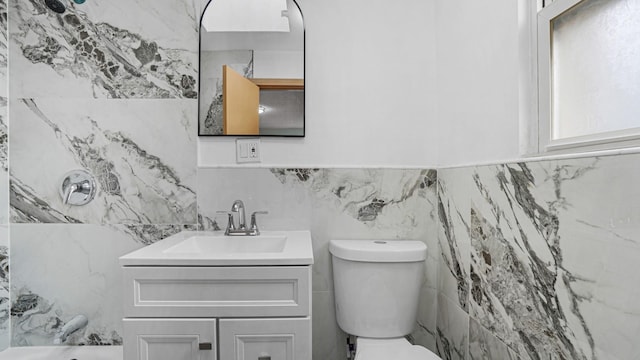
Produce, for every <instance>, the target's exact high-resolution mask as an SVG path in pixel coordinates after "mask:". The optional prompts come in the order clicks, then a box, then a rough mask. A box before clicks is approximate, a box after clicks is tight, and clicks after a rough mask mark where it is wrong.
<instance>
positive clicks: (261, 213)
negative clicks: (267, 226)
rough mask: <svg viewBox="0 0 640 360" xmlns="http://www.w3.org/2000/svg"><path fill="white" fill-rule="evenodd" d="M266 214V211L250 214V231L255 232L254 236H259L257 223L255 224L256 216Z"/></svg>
mask: <svg viewBox="0 0 640 360" xmlns="http://www.w3.org/2000/svg"><path fill="white" fill-rule="evenodd" d="M268 213H269V212H268V211H254V212H252V213H251V230H255V232H256V235H260V231H259V230H258V223H257V222H256V215H267V214H268Z"/></svg>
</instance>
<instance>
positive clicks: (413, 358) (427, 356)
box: [355, 337, 441, 360]
mask: <svg viewBox="0 0 640 360" xmlns="http://www.w3.org/2000/svg"><path fill="white" fill-rule="evenodd" d="M391 359H393V360H396V359H397V360H441V359H440V357H438V355H436V354H434V353H432V352H431V351H429V350H428V349H426V348H424V347H422V346H418V345H411V344H410V343H409V342H408V341H407V339H405V338H394V339H368V338H362V337H360V338H358V339H357V341H356V358H355V360H391Z"/></svg>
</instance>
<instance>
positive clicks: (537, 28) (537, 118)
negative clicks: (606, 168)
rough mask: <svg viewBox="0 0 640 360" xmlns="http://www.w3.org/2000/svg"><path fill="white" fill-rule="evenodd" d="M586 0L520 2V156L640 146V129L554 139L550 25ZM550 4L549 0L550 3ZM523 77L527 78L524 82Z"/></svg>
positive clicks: (522, 0) (523, 0) (524, 0)
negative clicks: (543, 3)
mask: <svg viewBox="0 0 640 360" xmlns="http://www.w3.org/2000/svg"><path fill="white" fill-rule="evenodd" d="M582 1H584V0H555V1H553V2H551V3H550V4H547V5H546V6H545V7H544V8H543V6H542V0H536V1H527V0H521V1H520V14H519V16H520V23H521V24H523V23H525V24H526V23H529V25H530V26H521V28H520V29H521V32H520V41H521V47H520V52H521V55H520V64H521V79H520V80H521V84H523V85H521V86H520V107H521V112H520V115H521V122H520V123H521V125H522V126H523V127H522V128H523V129H524V131H522V132H521V137H520V138H521V144H522V145H521V153H522V154H523V155H525V156H527V155H530V156H531V155H534V156H535V155H543V154H555V153H559V154H562V153H578V152H586V151H597V150H610V149H621V148H628V147H639V146H640V128H632V129H625V130H619V131H609V132H601V133H597V134H592V135H586V136H576V137H570V138H564V139H559V140H552V139H551V120H552V109H553V105H552V104H553V93H552V85H553V84H552V68H551V55H552V54H551V45H552V44H551V22H552V21H553V19H555V18H556V17H558V16H560V15H561V14H563V13H564V12H566V11H568V10H569V9H571V8H572V7H574V6H576V5H577V4H579V3H581V2H582ZM547 3H549V0H547ZM527 47H528V48H529V49H528V51H527V49H526V48H527ZM523 76H524V78H522V77H523Z"/></svg>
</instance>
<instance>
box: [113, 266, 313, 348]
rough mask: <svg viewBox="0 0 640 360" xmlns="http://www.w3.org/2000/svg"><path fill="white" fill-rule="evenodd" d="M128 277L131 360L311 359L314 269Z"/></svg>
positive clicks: (173, 270)
mask: <svg viewBox="0 0 640 360" xmlns="http://www.w3.org/2000/svg"><path fill="white" fill-rule="evenodd" d="M122 272H123V278H124V299H125V300H124V316H125V319H124V321H123V324H124V337H123V343H124V344H123V345H124V360H217V359H220V360H311V265H302V266H123V267H122Z"/></svg>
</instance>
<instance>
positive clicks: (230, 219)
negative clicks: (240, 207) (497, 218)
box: [216, 210, 236, 234]
mask: <svg viewBox="0 0 640 360" xmlns="http://www.w3.org/2000/svg"><path fill="white" fill-rule="evenodd" d="M216 214H227V219H228V222H227V230H226V232H225V234H226V233H228V232H229V231H230V230H235V229H236V226H235V225H234V224H233V213H232V212H231V211H224V210H218V211H216Z"/></svg>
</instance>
